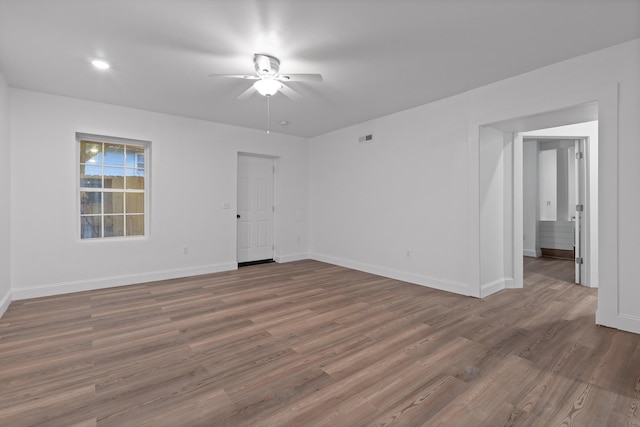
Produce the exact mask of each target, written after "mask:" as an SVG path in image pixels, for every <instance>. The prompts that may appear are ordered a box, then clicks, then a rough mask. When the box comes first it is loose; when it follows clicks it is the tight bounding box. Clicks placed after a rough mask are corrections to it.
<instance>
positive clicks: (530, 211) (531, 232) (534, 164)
mask: <svg viewBox="0 0 640 427" xmlns="http://www.w3.org/2000/svg"><path fill="white" fill-rule="evenodd" d="M522 157H523V168H522V180H523V189H524V190H523V209H522V218H523V221H522V222H523V232H524V240H523V243H522V246H523V249H524V252H523V253H524V255H525V256H530V257H539V256H540V255H541V254H540V250H539V249H538V248H539V245H538V141H525V142H524V146H523V151H522Z"/></svg>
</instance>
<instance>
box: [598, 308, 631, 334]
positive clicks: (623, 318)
mask: <svg viewBox="0 0 640 427" xmlns="http://www.w3.org/2000/svg"><path fill="white" fill-rule="evenodd" d="M604 317H605V316H603V315H602V312H601V311H600V310H596V324H597V325H601V326H607V327H610V328H615V329H620V330H622V331H627V332H633V333H634V334H640V317H638V316H634V315H631V314H623V313H619V314H618V315H617V316H614V317H613V318H609V319H605V318H604Z"/></svg>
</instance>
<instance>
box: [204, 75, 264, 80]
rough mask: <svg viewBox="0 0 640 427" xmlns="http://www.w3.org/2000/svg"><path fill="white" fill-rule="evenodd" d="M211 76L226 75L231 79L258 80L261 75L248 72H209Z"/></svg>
mask: <svg viewBox="0 0 640 427" xmlns="http://www.w3.org/2000/svg"><path fill="white" fill-rule="evenodd" d="M209 77H225V78H231V79H245V80H258V79H259V78H260V77H258V76H251V75H247V74H209Z"/></svg>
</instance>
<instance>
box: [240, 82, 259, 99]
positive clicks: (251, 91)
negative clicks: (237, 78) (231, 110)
mask: <svg viewBox="0 0 640 427" xmlns="http://www.w3.org/2000/svg"><path fill="white" fill-rule="evenodd" d="M256 92H257V91H256V88H254V87H253V85H251V86H249V89H247V90H245V91H244V92H242V93H241V94H240V96H239V97H238V99H239V100H240V101H244V100H245V99H249V98H250V97H251V95H253V94H254V93H256Z"/></svg>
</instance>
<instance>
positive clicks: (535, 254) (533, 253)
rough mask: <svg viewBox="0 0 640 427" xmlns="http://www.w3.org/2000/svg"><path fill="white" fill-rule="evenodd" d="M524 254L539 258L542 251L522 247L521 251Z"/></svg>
mask: <svg viewBox="0 0 640 427" xmlns="http://www.w3.org/2000/svg"><path fill="white" fill-rule="evenodd" d="M522 254H523V255H524V256H530V257H532V258H540V257H541V256H542V251H540V250H535V249H524V250H523V251H522Z"/></svg>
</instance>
